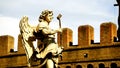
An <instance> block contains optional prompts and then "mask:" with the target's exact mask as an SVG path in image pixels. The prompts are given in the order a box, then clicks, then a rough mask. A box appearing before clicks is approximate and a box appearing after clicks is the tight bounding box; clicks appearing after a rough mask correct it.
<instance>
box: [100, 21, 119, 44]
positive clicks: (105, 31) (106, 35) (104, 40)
mask: <svg viewBox="0 0 120 68" xmlns="http://www.w3.org/2000/svg"><path fill="white" fill-rule="evenodd" d="M116 37H117V27H116V25H115V24H114V23H112V22H106V23H102V24H101V25H100V44H101V45H109V44H113V43H114V41H115V38H116Z"/></svg>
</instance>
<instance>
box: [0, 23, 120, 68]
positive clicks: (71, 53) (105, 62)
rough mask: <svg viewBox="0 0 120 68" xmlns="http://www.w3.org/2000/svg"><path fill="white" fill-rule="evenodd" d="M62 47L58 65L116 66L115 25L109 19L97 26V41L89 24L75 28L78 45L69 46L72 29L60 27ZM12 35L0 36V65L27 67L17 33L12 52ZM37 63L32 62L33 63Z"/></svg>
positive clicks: (119, 64)
mask: <svg viewBox="0 0 120 68" xmlns="http://www.w3.org/2000/svg"><path fill="white" fill-rule="evenodd" d="M57 39H58V40H57V42H58V44H61V45H63V46H64V51H63V53H62V55H63V56H62V57H61V58H59V68H120V53H119V52H120V42H117V27H116V25H115V24H114V23H112V22H106V23H102V24H101V25H100V43H94V28H93V27H92V26H90V25H82V26H79V27H78V45H72V42H73V31H72V30H71V29H69V28H64V29H63V32H62V42H60V35H59V34H58V38H57ZM13 43H14V38H13V37H11V36H9V35H5V36H0V67H2V68H6V67H7V68H13V67H14V68H18V67H20V68H21V67H27V61H26V55H25V52H24V49H23V47H22V41H21V36H20V35H19V36H18V51H17V52H14V49H13V48H14V44H13ZM36 65H37V63H34V66H36Z"/></svg>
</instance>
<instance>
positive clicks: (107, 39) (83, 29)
mask: <svg viewBox="0 0 120 68" xmlns="http://www.w3.org/2000/svg"><path fill="white" fill-rule="evenodd" d="M21 39H22V37H21V35H19V36H18V53H25V51H24V49H23V46H22V40H21ZM115 41H117V26H116V25H115V24H114V23H112V22H105V23H102V24H101V25H100V44H99V45H100V46H104V45H112V44H113V43H114V42H115ZM57 42H58V44H59V45H63V47H64V48H69V47H71V46H73V44H72V43H73V31H72V29H70V28H63V32H62V33H61V38H60V33H58V36H57ZM92 44H94V28H93V27H92V26H91V25H81V26H79V27H78V46H77V47H86V46H87V47H88V46H91V45H92ZM77 47H76V48H77ZM13 49H14V38H13V37H12V36H9V35H5V36H0V55H5V54H9V53H10V51H12V50H13Z"/></svg>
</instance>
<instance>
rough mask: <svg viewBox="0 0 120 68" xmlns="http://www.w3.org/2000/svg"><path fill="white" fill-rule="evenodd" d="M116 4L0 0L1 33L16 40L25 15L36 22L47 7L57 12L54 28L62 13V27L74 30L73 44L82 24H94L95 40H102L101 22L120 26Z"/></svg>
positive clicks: (81, 0)
mask: <svg viewBox="0 0 120 68" xmlns="http://www.w3.org/2000/svg"><path fill="white" fill-rule="evenodd" d="M115 3H116V0H0V36H1V35H11V36H14V37H15V40H16V39H17V36H18V34H19V33H20V32H19V21H20V19H21V18H22V16H25V15H26V16H28V17H29V23H30V24H31V25H37V24H38V17H39V15H40V13H41V12H42V11H43V10H45V9H48V10H52V11H53V12H54V19H53V21H52V22H51V26H52V27H54V28H58V27H59V26H58V20H57V19H56V16H57V15H58V14H59V13H61V14H62V18H61V20H62V27H67V28H70V29H72V30H73V32H74V33H73V35H74V38H73V40H74V42H73V44H77V31H78V27H79V26H80V25H91V26H93V27H94V33H95V37H94V38H95V42H99V40H100V38H99V36H100V34H99V33H100V32H99V31H100V24H101V23H104V22H113V23H115V24H116V25H117V16H118V7H114V6H113V4H115ZM15 42H16V43H17V41H15ZM16 43H15V45H16Z"/></svg>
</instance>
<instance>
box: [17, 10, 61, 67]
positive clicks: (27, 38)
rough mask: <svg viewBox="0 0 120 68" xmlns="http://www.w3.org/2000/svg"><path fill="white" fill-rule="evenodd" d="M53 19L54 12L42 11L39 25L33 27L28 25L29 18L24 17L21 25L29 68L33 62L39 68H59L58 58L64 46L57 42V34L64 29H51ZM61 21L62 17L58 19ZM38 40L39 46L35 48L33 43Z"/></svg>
mask: <svg viewBox="0 0 120 68" xmlns="http://www.w3.org/2000/svg"><path fill="white" fill-rule="evenodd" d="M52 19H53V12H52V11H49V10H44V11H42V13H41V15H40V17H39V23H38V25H37V26H35V27H33V26H31V25H29V23H28V17H26V16H24V17H23V18H22V19H21V20H20V23H19V27H20V33H21V35H22V43H23V47H24V49H25V53H26V56H27V62H28V67H32V64H31V63H32V61H34V62H39V64H38V67H39V68H57V67H58V57H59V56H60V55H61V53H62V51H63V47H62V46H58V44H57V43H56V42H55V34H56V33H58V32H62V28H59V29H56V30H54V29H51V28H50V27H49V24H50V22H51V20H52ZM57 19H58V20H60V16H58V17H57ZM35 40H38V41H39V44H38V45H37V47H36V48H35V47H34V44H33V41H35Z"/></svg>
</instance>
